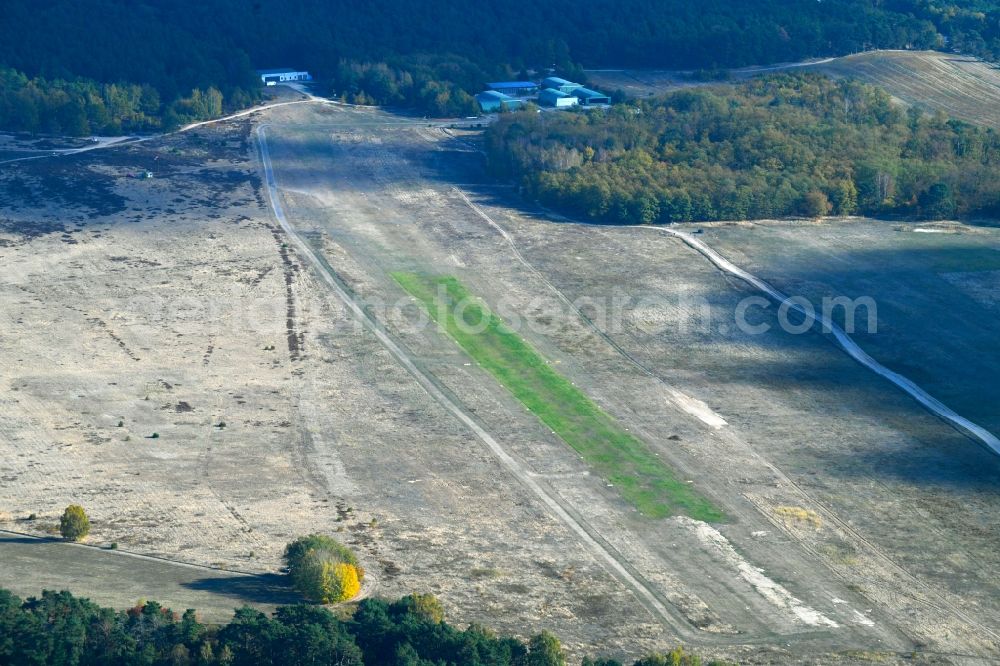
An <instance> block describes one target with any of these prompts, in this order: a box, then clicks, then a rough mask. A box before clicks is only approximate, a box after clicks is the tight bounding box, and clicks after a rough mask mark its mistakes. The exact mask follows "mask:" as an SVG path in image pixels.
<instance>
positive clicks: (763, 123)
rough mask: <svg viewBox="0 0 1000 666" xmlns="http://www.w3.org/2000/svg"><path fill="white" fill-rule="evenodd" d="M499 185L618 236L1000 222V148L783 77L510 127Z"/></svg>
mask: <svg viewBox="0 0 1000 666" xmlns="http://www.w3.org/2000/svg"><path fill="white" fill-rule="evenodd" d="M487 152H488V156H489V161H490V165H491V168H492V169H493V171H494V172H495V173H496V174H498V175H499V176H502V177H507V178H514V179H518V180H520V182H521V183H522V184H523V185H524V187H525V189H526V191H527V193H528V194H529V195H530V196H533V197H535V198H537V199H538V200H540V201H542V202H543V203H545V204H548V205H551V206H554V207H557V208H559V209H561V210H564V211H567V212H568V213H570V214H572V215H575V216H579V217H581V218H584V219H587V220H593V221H602V222H611V223H616V224H631V223H636V224H642V223H667V222H675V221H686V220H742V219H757V218H769V217H782V216H796V215H802V216H810V217H817V216H822V215H827V214H836V215H848V214H854V213H858V214H865V215H889V214H903V215H915V216H920V217H924V218H931V219H939V218H944V217H950V216H952V215H959V216H972V215H996V214H998V213H1000V135H998V134H997V133H996V132H995V131H994V130H990V129H981V128H978V127H974V126H972V125H969V124H966V123H962V122H959V121H955V120H949V119H948V118H946V117H945V116H943V115H940V114H938V115H928V114H926V113H924V112H921V111H919V110H917V109H910V110H906V109H904V108H903V107H901V106H899V105H898V104H895V103H894V102H893V100H892V99H891V98H890V96H889V95H888V93H886V92H885V91H883V90H881V89H879V88H876V87H873V86H870V85H866V84H863V83H860V82H856V81H850V80H839V81H834V80H832V79H829V78H826V77H823V76H820V75H815V74H802V75H794V76H793V75H779V76H768V77H763V78H759V79H752V80H750V81H748V82H745V83H743V84H740V85H738V86H725V87H717V88H706V89H697V90H684V91H679V92H675V93H673V94H670V95H667V96H665V97H663V98H660V99H656V100H647V101H642V102H639V103H637V104H636V105H634V106H625V105H620V106H617V107H614V108H612V109H611V110H610V111H608V112H588V113H584V112H579V113H560V114H542V115H539V114H531V113H516V114H509V115H507V116H505V117H503V118H501V119H500V121H499V122H497V123H496V124H494V125H493V126H492V127H491V128H490V129H489V131H488V134H487Z"/></svg>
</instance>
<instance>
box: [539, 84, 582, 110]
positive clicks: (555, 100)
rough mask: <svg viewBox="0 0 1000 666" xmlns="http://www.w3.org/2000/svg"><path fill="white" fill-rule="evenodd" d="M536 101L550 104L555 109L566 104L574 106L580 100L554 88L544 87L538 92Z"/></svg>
mask: <svg viewBox="0 0 1000 666" xmlns="http://www.w3.org/2000/svg"><path fill="white" fill-rule="evenodd" d="M538 103H539V104H540V105H542V106H551V107H554V108H557V109H564V108H566V107H568V106H576V105H577V104H579V103H580V100H579V99H577V98H576V97H574V96H573V95H570V94H569V93H564V92H562V91H560V90H556V89H555V88H546V89H545V90H543V91H542V92H540V93H538Z"/></svg>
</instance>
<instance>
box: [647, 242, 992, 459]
mask: <svg viewBox="0 0 1000 666" xmlns="http://www.w3.org/2000/svg"><path fill="white" fill-rule="evenodd" d="M633 228H635V229H647V230H651V231H656V232H660V233H665V234H668V235H670V236H673V237H675V238H679V239H681V240H682V241H684V243H685V244H687V245H688V246H689V247H691V248H693V249H695V250H697V251H698V252H699V253H700V254H701V255H703V256H704V257H705V258H706V259H708V260H709V261H711V262H712V263H713V264H714V265H715V266H717V267H718V268H719V269H720V270H722V271H723V272H725V273H728V274H729V275H732V276H734V277H737V278H739V279H741V280H743V281H744V282H746V283H748V284H750V285H752V286H754V287H756V288H757V289H759V290H760V291H761V292H763V293H765V294H767V295H768V296H770V297H771V298H773V299H774V300H775V301H777V302H778V303H779V304H781V305H784V306H786V307H788V308H790V309H794V310H795V311H796V312H799V313H801V314H802V315H804V316H806V317H807V318H808V319H811V320H812V321H813V322H815V323H818V324H820V325H821V326H822V327H823V330H824V331H829V332H830V333H832V334H833V336H834V338H835V339H836V340H837V344H838V345H840V347H841V349H843V350H844V351H845V352H846V353H847V354H848V355H850V356H851V358H853V359H854V360H856V361H857V362H858V363H860V364H862V365H863V366H865V367H866V368H868V369H869V370H871V371H872V372H874V373H875V374H877V375H880V376H881V377H884V378H886V379H888V380H889V381H890V382H892V383H893V384H895V385H896V386H897V387H899V388H900V389H902V390H903V391H905V392H906V393H908V394H909V395H910V396H911V397H913V399H914V400H916V401H917V402H919V403H920V404H921V405H923V406H924V407H925V408H926V409H927V410H928V411H930V412H931V413H933V414H935V415H936V416H938V417H940V418H941V419H942V420H944V421H946V422H948V423H950V424H951V425H953V426H954V427H955V428H958V429H959V430H961V431H963V432H965V433H967V434H968V435H969V436H970V437H972V438H973V439H976V440H978V441H979V442H981V443H983V444H984V445H986V446H987V447H988V448H989V449H990V450H992V451H993V452H994V453H996V454H998V455H1000V439H998V438H997V437H996V435H994V434H993V433H991V432H990V431H988V430H987V429H986V428H983V427H982V426H980V425H978V424H976V423H973V422H972V421H970V420H969V419H967V418H965V417H963V416H961V415H960V414H957V413H956V412H955V411H953V410H952V409H950V408H949V407H948V406H947V405H945V404H944V403H942V402H941V401H940V400H938V399H936V398H934V397H933V396H931V395H930V394H928V393H927V392H926V391H924V390H923V389H922V388H920V386H918V385H917V384H916V383H915V382H913V381H912V380H910V379H908V378H906V377H904V376H903V375H901V374H899V373H897V372H893V371H892V370H890V369H889V368H886V367H885V366H884V365H882V364H881V363H879V362H878V361H876V360H875V359H874V358H872V357H871V356H870V355H869V354H868V353H866V352H865V351H864V350H863V349H862V348H861V347H860V346H858V344H857V343H856V342H854V340H852V339H851V337H850V336H849V335H848V334H847V333H846V332H845V331H844V329H842V328H841V327H840V326H838V325H837V324H836V323H834V322H833V321H831V320H830V318H829V317H827V316H825V315H823V314H817V313H816V312H815V311H811V310H806V309H805V308H804V307H802V305H801V304H799V303H796V302H795V301H794V300H792V299H790V298H789V297H788V296H786V295H785V294H783V293H782V292H780V291H778V290H777V289H776V288H774V287H773V286H771V285H770V284H768V283H767V282H765V281H764V280H762V279H760V278H759V277H757V276H756V275H753V274H751V273H748V272H747V271H745V270H743V269H742V268H740V267H739V266H737V265H735V264H734V263H732V262H731V261H729V260H728V259H726V258H725V257H723V256H722V255H721V254H719V253H718V252H716V251H715V250H713V249H712V248H711V247H709V246H708V245H706V244H705V243H704V242H702V241H700V240H698V239H697V238H695V237H694V236H692V235H691V234H688V233H685V232H683V231H676V230H674V229H665V228H661V227H648V226H636V227H633Z"/></svg>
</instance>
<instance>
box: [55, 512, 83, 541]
mask: <svg viewBox="0 0 1000 666" xmlns="http://www.w3.org/2000/svg"><path fill="white" fill-rule="evenodd" d="M59 533H60V534H62V536H63V538H64V539H68V540H70V541H80V540H81V539H83V538H84V537H86V536H87V535H88V534H90V519H89V518H87V512H86V511H84V510H83V507H82V506H80V505H79V504H70V505H69V506H68V507H66V510H65V511H64V512H63V515H62V518H60V519H59Z"/></svg>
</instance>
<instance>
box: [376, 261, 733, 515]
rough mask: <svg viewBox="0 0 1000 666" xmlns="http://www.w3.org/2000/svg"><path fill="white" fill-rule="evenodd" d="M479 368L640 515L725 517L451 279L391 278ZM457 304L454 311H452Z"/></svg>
mask: <svg viewBox="0 0 1000 666" xmlns="http://www.w3.org/2000/svg"><path fill="white" fill-rule="evenodd" d="M392 277H393V279H395V280H396V282H397V283H399V285H400V286H401V287H402V288H403V289H405V290H406V291H407V292H409V294H410V295H411V296H413V297H414V298H416V299H417V300H418V301H420V303H421V304H422V305H423V306H424V308H425V309H426V310H427V312H428V314H429V315H430V316H431V318H432V319H434V320H435V321H436V322H437V323H438V325H440V326H441V327H442V328H443V329H444V330H445V331H446V332H447V333H448V335H450V336H451V337H452V338H453V339H454V340H455V342H457V343H458V345H459V346H460V347H461V348H462V349H463V350H465V352H466V353H467V354H468V355H469V356H470V357H472V359H473V360H474V361H476V362H477V363H478V364H479V365H480V366H482V367H483V368H485V369H486V370H488V371H489V372H490V373H491V374H492V375H493V376H494V377H495V378H496V379H497V381H499V382H500V383H501V384H502V385H503V386H504V387H505V388H506V389H507V390H508V391H510V392H511V393H512V394H514V397H516V398H517V399H518V400H520V401H521V402H522V403H523V404H524V405H525V407H527V408H528V409H529V410H530V411H531V412H532V413H534V414H535V415H536V416H537V417H538V418H539V419H540V420H541V421H542V422H543V423H545V425H547V426H548V427H549V428H550V429H551V430H553V431H554V432H555V433H556V434H557V435H558V436H559V437H560V438H561V439H562V440H563V441H564V442H566V443H567V444H569V445H570V446H571V447H573V449H575V450H576V451H577V452H579V453H580V455H581V456H583V458H584V460H586V461H587V463H588V464H589V465H591V466H592V467H593V468H594V469H595V470H596V471H598V472H599V473H600V474H601V476H602V477H603V478H605V479H606V480H607V481H608V482H610V483H612V484H613V485H614V486H615V488H617V489H618V492H619V493H621V495H622V497H623V498H624V499H625V500H626V501H628V502H629V503H631V504H632V505H633V506H635V507H636V508H637V509H638V510H639V511H640V512H641V513H642V514H644V515H646V516H649V517H651V518H663V517H666V516H670V515H676V514H683V515H687V516H690V517H692V518H697V519H699V520H704V521H709V522H719V521H721V520H723V519H724V518H725V516H724V514H723V513H722V512H721V511H720V510H719V509H717V508H716V507H715V506H713V505H712V504H711V502H709V501H708V500H707V499H706V498H704V497H702V496H701V495H699V494H698V493H697V492H695V490H694V489H693V488H692V487H691V485H690V484H688V483H685V482H683V481H681V480H679V479H677V477H676V476H675V475H674V473H673V471H672V470H671V469H670V468H669V467H667V465H666V464H664V463H663V461H661V460H660V459H659V458H658V457H656V456H655V455H654V454H653V453H652V451H650V450H649V447H648V446H646V444H645V443H643V442H642V441H641V440H639V439H638V438H636V437H634V436H633V435H631V434H629V433H628V432H626V431H625V430H624V429H623V428H622V427H621V425H619V424H618V423H617V422H616V421H615V420H614V419H613V418H612V417H611V416H610V415H608V414H606V413H605V412H604V411H603V410H602V409H601V408H600V407H598V406H597V405H596V404H594V402H593V401H592V400H591V399H590V398H588V397H587V396H586V395H585V394H584V393H583V392H582V391H580V390H579V389H577V388H576V387H575V386H573V384H572V383H570V381H569V380H567V379H566V378H565V377H563V376H562V375H560V374H559V373H557V372H555V371H554V370H553V369H552V368H551V367H550V366H549V363H548V362H547V361H546V360H545V359H544V358H543V357H542V356H541V355H540V354H539V353H538V352H537V351H535V349H534V348H533V347H532V346H531V345H529V344H528V343H527V342H525V341H524V340H522V339H521V337H520V336H518V335H517V334H516V333H514V332H513V331H511V330H510V329H508V328H507V327H506V326H505V325H504V323H503V322H502V321H501V319H500V318H499V317H498V316H497V315H495V314H494V313H493V312H491V311H490V310H489V309H488V308H487V307H486V306H485V305H484V304H483V303H482V302H481V301H480V300H479V299H476V298H474V297H473V296H472V295H471V294H470V293H469V292H468V291H467V290H466V289H465V287H464V286H463V285H462V284H461V283H460V282H459V281H458V280H457V279H455V278H454V277H449V276H431V275H418V274H414V273H393V274H392ZM459 305H461V307H457V306H459Z"/></svg>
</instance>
